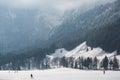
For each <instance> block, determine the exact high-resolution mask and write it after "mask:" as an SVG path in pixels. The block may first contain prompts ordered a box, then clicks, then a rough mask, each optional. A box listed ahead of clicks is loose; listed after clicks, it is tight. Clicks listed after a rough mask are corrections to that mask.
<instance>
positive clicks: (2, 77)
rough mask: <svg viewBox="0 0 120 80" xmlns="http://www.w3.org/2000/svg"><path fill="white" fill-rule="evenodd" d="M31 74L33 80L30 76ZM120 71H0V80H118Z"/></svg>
mask: <svg viewBox="0 0 120 80" xmlns="http://www.w3.org/2000/svg"><path fill="white" fill-rule="evenodd" d="M31 73H32V74H33V77H34V78H33V79H31V78H30V74H31ZM119 75H120V71H106V74H105V75H103V72H102V71H85V70H75V69H66V68H60V69H51V70H33V71H19V72H18V73H15V72H14V71H11V72H9V71H0V80H120V76H119Z"/></svg>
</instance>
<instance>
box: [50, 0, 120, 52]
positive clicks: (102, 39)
mask: <svg viewBox="0 0 120 80" xmlns="http://www.w3.org/2000/svg"><path fill="white" fill-rule="evenodd" d="M119 7H120V1H119V0H118V1H116V2H114V3H107V4H105V5H99V6H97V7H95V8H92V9H89V10H86V11H84V12H83V13H81V12H80V11H79V10H78V12H76V10H72V11H71V14H70V15H69V18H67V19H65V20H64V21H63V24H62V25H60V27H59V28H58V29H57V30H56V33H55V35H53V37H52V40H53V43H54V42H55V43H54V45H55V46H56V47H57V48H63V47H65V48H66V49H68V50H71V49H73V48H74V47H75V46H77V45H78V44H80V43H81V42H83V41H87V44H88V45H90V46H92V47H97V46H99V47H102V48H103V49H104V50H106V51H110V52H112V51H114V50H118V51H119V50H120V43H119V41H120V36H119V34H120V8H119Z"/></svg>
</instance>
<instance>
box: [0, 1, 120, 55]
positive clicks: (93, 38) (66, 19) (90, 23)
mask: <svg viewBox="0 0 120 80" xmlns="http://www.w3.org/2000/svg"><path fill="white" fill-rule="evenodd" d="M114 1H115V0H111V1H109V0H101V1H99V0H92V1H91V0H87V1H84V0H76V1H73V0H70V1H68V0H65V1H63V0H62V1H54V0H50V1H47V0H45V1H39V0H34V1H33V0H30V1H29V0H21V1H20V2H19V1H17V0H11V1H9V0H6V1H3V0H1V1H0V52H1V53H14V52H15V53H21V52H20V51H22V52H24V51H25V52H26V51H28V52H29V51H31V50H33V51H34V50H36V49H40V48H43V49H45V48H49V47H53V49H56V48H61V47H64V48H66V49H68V50H71V49H73V48H74V47H76V46H77V45H79V44H80V43H82V42H84V41H87V43H88V44H89V45H90V46H92V47H96V46H100V47H102V48H103V49H105V50H107V51H113V50H119V35H118V34H119V27H118V26H119V16H120V15H119V1H116V2H114ZM8 3H9V4H8ZM18 4H19V5H18ZM114 26H116V27H114ZM108 27H109V28H108ZM111 35H113V36H112V37H111ZM106 37H107V39H106ZM113 46H114V47H113Z"/></svg>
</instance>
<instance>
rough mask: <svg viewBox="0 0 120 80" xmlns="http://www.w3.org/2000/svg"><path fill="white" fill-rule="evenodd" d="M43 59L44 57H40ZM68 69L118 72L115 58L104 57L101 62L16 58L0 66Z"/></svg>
mask: <svg viewBox="0 0 120 80" xmlns="http://www.w3.org/2000/svg"><path fill="white" fill-rule="evenodd" d="M41 57H43V58H44V56H41ZM59 67H68V68H75V69H84V70H100V69H105V70H119V60H118V59H117V58H116V56H112V57H107V56H105V57H104V58H103V59H102V60H101V59H98V58H97V57H94V58H90V57H87V58H84V57H79V58H77V59H76V58H74V57H62V58H58V57H55V58H53V57H50V56H46V58H44V59H41V58H40V57H39V56H36V57H31V58H27V59H22V58H21V60H18V59H17V58H16V59H15V60H13V61H10V62H7V63H6V64H1V65H0V69H1V70H30V69H50V68H59Z"/></svg>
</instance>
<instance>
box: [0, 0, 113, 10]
mask: <svg viewBox="0 0 120 80" xmlns="http://www.w3.org/2000/svg"><path fill="white" fill-rule="evenodd" d="M98 1H99V2H104V3H105V2H111V1H114V0H0V5H1V6H7V7H15V8H39V7H51V8H56V9H58V10H61V11H65V10H67V9H71V8H75V7H78V6H82V5H85V4H91V3H99V2H98Z"/></svg>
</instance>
